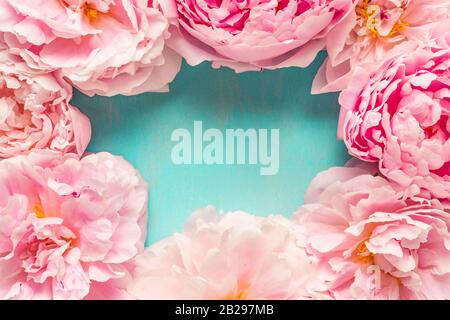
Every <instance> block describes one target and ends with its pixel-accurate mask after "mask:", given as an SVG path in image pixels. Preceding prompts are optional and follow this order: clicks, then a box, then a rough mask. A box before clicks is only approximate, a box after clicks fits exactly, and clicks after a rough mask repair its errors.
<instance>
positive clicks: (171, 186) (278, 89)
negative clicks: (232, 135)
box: [73, 56, 348, 245]
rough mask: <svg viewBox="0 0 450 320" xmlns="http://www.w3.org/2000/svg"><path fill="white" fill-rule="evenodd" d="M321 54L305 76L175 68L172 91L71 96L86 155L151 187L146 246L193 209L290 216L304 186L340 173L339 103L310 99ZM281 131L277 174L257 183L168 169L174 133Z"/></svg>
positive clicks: (218, 172)
mask: <svg viewBox="0 0 450 320" xmlns="http://www.w3.org/2000/svg"><path fill="white" fill-rule="evenodd" d="M322 59H323V56H322V57H320V58H319V59H317V60H316V62H315V63H314V64H313V65H312V66H311V67H309V68H308V69H296V68H289V69H283V70H276V71H265V72H260V73H257V72H254V73H245V74H235V73H234V72H232V71H230V70H227V69H222V70H214V69H212V68H210V66H209V65H208V64H202V65H201V66H198V67H196V68H193V67H189V66H187V65H185V66H183V68H182V70H181V72H180V74H179V75H178V77H177V79H176V80H175V81H174V83H173V84H172V85H171V91H170V93H149V94H142V95H139V96H134V97H121V96H118V97H114V98H104V97H94V98H89V97H86V96H84V95H82V94H79V93H76V94H75V98H74V100H73V104H74V105H76V106H78V107H79V108H80V109H81V110H82V111H83V112H84V113H85V114H87V115H88V116H89V117H90V119H91V122H92V126H93V136H92V142H91V145H90V147H89V151H90V152H99V151H108V152H111V153H113V154H117V155H121V156H123V157H124V158H126V159H127V160H128V161H130V162H131V163H132V164H133V165H134V166H135V167H136V168H137V169H138V170H139V171H140V172H141V174H142V175H143V177H144V178H145V179H146V181H147V182H148V183H149V185H150V203H149V226H148V237H147V244H148V245H149V244H151V243H154V242H155V241H157V240H159V239H162V238H164V237H166V236H169V235H171V234H172V233H174V232H176V231H180V230H182V227H183V225H184V223H185V222H186V219H187V218H188V217H189V216H190V214H191V213H192V211H193V210H195V209H196V208H199V207H203V206H206V205H208V204H211V205H214V206H215V207H216V208H217V209H223V210H237V209H240V210H245V211H248V212H250V213H253V214H257V215H268V214H271V213H280V214H283V215H285V216H289V215H290V214H291V213H292V212H293V211H294V210H295V209H297V208H298V207H299V206H300V205H301V204H302V201H303V194H304V192H305V190H306V188H307V186H308V184H309V182H310V181H311V179H312V178H313V177H314V176H315V175H316V174H317V173H318V172H320V171H323V170H325V169H327V168H329V167H332V166H339V165H343V164H344V163H345V162H346V161H347V159H348V155H347V153H346V151H345V147H344V144H343V142H341V141H337V140H336V135H335V132H336V125H337V118H338V108H337V95H336V94H328V95H321V96H312V95H310V87H311V82H312V79H313V76H314V74H315V72H316V70H317V68H318V67H319V65H320V62H321V61H322ZM195 120H201V121H203V126H204V127H205V129H207V128H217V129H219V130H222V131H224V130H225V129H227V128H230V129H233V128H234V129H235V128H243V129H248V128H255V129H280V168H279V172H278V174H277V175H274V176H261V175H260V174H259V169H260V167H259V166H258V165H256V166H255V165H212V166H208V165H181V166H177V165H175V164H173V163H172V160H171V151H172V148H173V146H174V145H175V143H174V142H172V141H171V140H170V137H171V134H172V132H173V130H175V129H177V128H187V129H189V130H190V131H191V132H192V131H193V122H194V121H195Z"/></svg>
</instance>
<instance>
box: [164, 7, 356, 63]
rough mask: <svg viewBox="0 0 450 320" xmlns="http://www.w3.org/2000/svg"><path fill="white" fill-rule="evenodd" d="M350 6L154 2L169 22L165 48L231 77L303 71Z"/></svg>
mask: <svg viewBox="0 0 450 320" xmlns="http://www.w3.org/2000/svg"><path fill="white" fill-rule="evenodd" d="M355 1H356V0H324V1H317V0H254V1H248V0H245V1H242V0H231V1H217V2H215V1H200V0H160V2H161V6H162V8H163V10H164V13H165V14H166V16H168V17H172V18H174V27H173V28H171V33H172V34H173V36H172V38H171V39H170V40H169V46H170V47H172V48H173V49H174V50H175V51H177V52H178V53H180V54H181V55H182V56H183V57H184V58H185V59H186V60H187V62H188V63H189V64H191V65H197V64H199V63H201V62H203V61H212V63H213V67H216V68H218V67H220V66H227V67H230V68H232V69H234V70H235V71H237V72H242V71H249V70H261V69H275V68H281V67H291V66H298V67H306V66H308V65H309V64H310V63H311V62H312V60H313V59H314V58H315V56H316V54H317V53H318V52H319V51H320V50H321V49H322V48H323V47H324V41H323V38H324V37H325V36H326V35H327V33H328V32H329V31H330V30H331V29H332V28H333V27H334V26H335V25H336V24H337V23H339V22H340V21H341V20H343V19H344V18H345V16H346V15H347V14H348V13H349V12H350V11H351V10H353V3H354V2H355Z"/></svg>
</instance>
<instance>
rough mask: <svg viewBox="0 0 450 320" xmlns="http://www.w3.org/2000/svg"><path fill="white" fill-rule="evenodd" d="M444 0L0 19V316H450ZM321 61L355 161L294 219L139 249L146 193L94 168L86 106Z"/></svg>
mask: <svg viewBox="0 0 450 320" xmlns="http://www.w3.org/2000/svg"><path fill="white" fill-rule="evenodd" d="M449 25H450V0H229V1H202V0H153V1H148V0H47V1H42V0H33V1H31V0H0V299H163V298H165V299H450V290H449V288H450V264H449V261H450V205H449V203H450V202H449V200H450V33H449V32H448V26H449ZM322 49H326V51H327V52H328V58H327V59H326V61H325V62H324V63H323V65H322V67H321V68H320V69H319V71H318V73H317V75H316V77H315V79H314V82H313V87H312V92H313V93H324V92H330V91H340V90H343V91H342V92H341V93H340V98H339V103H340V106H341V115H340V120H339V125H338V137H339V138H342V139H343V140H344V141H345V144H346V146H347V148H348V150H349V153H350V154H351V155H352V156H354V157H355V158H358V159H354V160H352V161H351V162H350V163H349V164H348V165H347V166H346V167H340V168H332V169H330V170H328V171H325V172H323V173H320V174H319V175H318V176H317V177H316V178H315V179H314V180H313V181H312V183H311V185H310V187H309V189H308V191H307V193H306V196H305V204H304V205H303V206H301V207H300V208H299V209H298V211H297V212H295V213H294V214H293V215H292V217H291V218H285V217H282V216H278V215H272V216H269V217H265V218H263V217H258V216H254V215H251V214H248V213H245V212H240V211H237V212H230V213H225V214H222V213H221V214H218V213H217V212H216V211H215V209H214V208H212V207H207V208H205V209H201V210H198V211H197V212H196V213H195V214H194V216H193V217H192V218H191V219H190V220H189V222H188V223H187V225H186V227H185V229H184V231H183V232H181V233H176V234H174V235H173V236H171V237H169V238H167V239H165V240H162V241H160V242H158V243H156V244H154V245H152V246H151V247H149V248H147V249H144V243H145V238H146V231H147V215H148V213H147V207H148V206H147V204H148V203H147V201H148V188H147V185H146V183H145V182H144V181H143V179H142V177H141V176H140V175H139V173H138V172H137V171H136V170H135V169H134V168H133V167H132V166H131V165H130V164H129V163H127V162H126V161H125V160H124V159H122V158H120V157H117V156H113V155H111V154H109V153H94V154H89V153H86V149H87V147H88V144H89V142H90V139H91V126H90V122H89V119H88V118H87V117H86V116H85V115H83V114H82V113H81V111H79V110H78V109H77V108H76V107H75V106H72V105H71V98H72V91H73V88H76V89H78V90H79V91H81V92H83V93H85V94H87V95H96V94H97V95H104V96H114V95H118V94H122V95H135V94H140V93H144V92H160V91H167V90H168V84H169V83H170V82H171V81H172V80H173V79H174V78H175V76H176V74H177V73H178V71H179V69H180V65H181V61H182V58H184V59H185V60H186V61H187V63H188V64H190V65H197V64H199V63H201V62H203V61H209V62H211V63H212V66H213V67H216V68H218V67H222V66H224V67H229V68H232V69H233V70H235V71H236V72H244V71H254V70H264V69H277V68H283V67H306V66H308V65H309V64H310V63H311V62H312V61H313V60H314V58H315V57H316V55H317V54H318V52H319V51H321V50H322Z"/></svg>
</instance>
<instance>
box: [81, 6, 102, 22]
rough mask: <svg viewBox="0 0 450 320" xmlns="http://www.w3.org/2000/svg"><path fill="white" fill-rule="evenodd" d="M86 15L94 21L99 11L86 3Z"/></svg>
mask: <svg viewBox="0 0 450 320" xmlns="http://www.w3.org/2000/svg"><path fill="white" fill-rule="evenodd" d="M84 15H85V16H86V17H87V18H88V19H89V21H91V22H92V21H94V20H96V19H97V18H98V16H99V12H98V10H97V9H95V8H94V7H92V6H91V5H89V4H86V5H85V7H84Z"/></svg>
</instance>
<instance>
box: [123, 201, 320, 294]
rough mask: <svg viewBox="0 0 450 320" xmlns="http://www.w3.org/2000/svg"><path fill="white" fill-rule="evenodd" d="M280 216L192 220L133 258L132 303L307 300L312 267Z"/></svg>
mask: <svg viewBox="0 0 450 320" xmlns="http://www.w3.org/2000/svg"><path fill="white" fill-rule="evenodd" d="M294 229H295V228H294V225H293V224H291V223H290V222H289V221H288V220H286V219H284V218H283V217H281V216H270V217H268V218H261V217H256V216H252V215H250V214H247V213H244V212H232V213H227V214H224V215H217V214H216V212H215V210H214V208H212V207H208V208H206V209H203V210H199V211H198V212H196V213H195V214H194V216H193V217H192V218H191V220H190V221H189V223H188V224H187V226H186V228H185V231H184V232H183V233H181V234H179V233H178V234H175V235H174V236H172V237H170V238H167V239H165V240H163V241H161V242H159V243H157V244H155V245H154V246H152V247H150V248H148V249H146V251H145V253H144V254H142V255H140V256H138V257H137V258H136V270H135V272H134V276H135V277H134V280H133V281H132V282H131V283H130V286H129V290H128V291H129V293H130V295H131V296H132V297H134V298H137V299H169V300H172V299H229V300H244V299H245V300H247V299H293V298H299V297H304V296H305V297H306V296H307V290H306V289H307V285H306V283H307V277H306V275H307V274H308V273H309V272H311V271H310V269H311V265H310V262H309V260H308V259H307V257H306V255H305V252H304V251H303V250H302V249H301V248H300V247H299V246H298V245H297V239H296V236H295V230H294Z"/></svg>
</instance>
